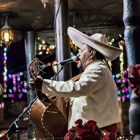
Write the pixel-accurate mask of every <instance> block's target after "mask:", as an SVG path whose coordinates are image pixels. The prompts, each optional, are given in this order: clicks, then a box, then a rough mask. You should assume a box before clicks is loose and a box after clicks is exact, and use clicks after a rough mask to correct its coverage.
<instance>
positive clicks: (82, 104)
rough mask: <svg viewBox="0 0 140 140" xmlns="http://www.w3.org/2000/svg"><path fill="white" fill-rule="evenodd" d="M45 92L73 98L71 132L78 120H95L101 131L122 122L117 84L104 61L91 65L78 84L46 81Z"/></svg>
mask: <svg viewBox="0 0 140 140" xmlns="http://www.w3.org/2000/svg"><path fill="white" fill-rule="evenodd" d="M42 92H43V93H47V94H54V95H57V96H64V97H71V103H70V112H69V122H68V128H71V127H72V126H75V123H74V122H75V121H76V120H77V119H82V120H83V121H84V122H86V121H88V120H94V121H96V122H97V125H98V126H99V127H104V126H108V125H111V124H113V123H117V122H120V114H119V107H118V101H117V88H116V84H115V82H114V79H113V78H112V73H111V72H110V70H109V69H108V67H107V66H106V64H105V63H104V62H102V61H95V62H93V63H91V64H90V65H89V66H88V67H87V68H86V69H85V71H84V72H83V74H82V75H81V77H80V79H79V80H78V81H76V82H73V81H72V80H69V81H67V82H63V81H51V80H47V79H45V80H44V81H43V84H42Z"/></svg>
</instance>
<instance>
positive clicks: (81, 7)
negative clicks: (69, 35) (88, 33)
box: [0, 0, 123, 32]
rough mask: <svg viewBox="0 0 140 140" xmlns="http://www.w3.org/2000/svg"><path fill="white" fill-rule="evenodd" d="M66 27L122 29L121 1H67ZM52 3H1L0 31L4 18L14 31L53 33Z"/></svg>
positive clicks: (36, 0) (29, 0)
mask: <svg viewBox="0 0 140 140" xmlns="http://www.w3.org/2000/svg"><path fill="white" fill-rule="evenodd" d="M68 7H69V8H68V21H69V23H68V26H75V27H76V28H87V27H104V26H119V27H120V26H121V27H122V26H123V20H122V18H123V1H122V0H68ZM54 9H55V7H54V1H53V0H50V1H49V2H48V3H47V4H46V8H44V6H43V3H42V2H41V0H0V28H2V27H3V26H4V23H5V14H8V15H9V16H8V25H9V26H11V27H12V29H13V30H16V31H29V30H33V31H35V32H38V31H44V30H53V29H54V17H55V14H54Z"/></svg>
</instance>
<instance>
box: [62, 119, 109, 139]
mask: <svg viewBox="0 0 140 140" xmlns="http://www.w3.org/2000/svg"><path fill="white" fill-rule="evenodd" d="M82 123H83V121H82V120H81V119H78V120H77V121H76V122H75V124H76V126H73V127H72V128H71V129H69V131H68V132H67V133H66V135H65V136H64V140H112V136H111V133H109V132H107V131H102V130H101V129H100V128H99V127H98V126H97V124H96V122H95V121H93V120H89V121H88V122H87V123H85V124H82Z"/></svg>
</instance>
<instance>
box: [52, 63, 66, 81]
mask: <svg viewBox="0 0 140 140" xmlns="http://www.w3.org/2000/svg"><path fill="white" fill-rule="evenodd" d="M63 69H64V64H63V65H62V64H61V68H60V70H59V71H57V72H56V73H55V74H54V76H53V77H52V79H51V80H54V79H56V76H57V75H58V74H59V73H60V71H61V70H63Z"/></svg>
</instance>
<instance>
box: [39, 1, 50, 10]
mask: <svg viewBox="0 0 140 140" xmlns="http://www.w3.org/2000/svg"><path fill="white" fill-rule="evenodd" d="M41 1H42V3H43V4H44V8H46V3H48V2H49V1H50V0H41Z"/></svg>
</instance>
